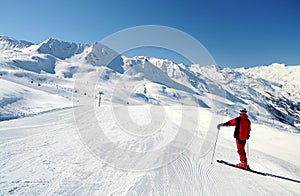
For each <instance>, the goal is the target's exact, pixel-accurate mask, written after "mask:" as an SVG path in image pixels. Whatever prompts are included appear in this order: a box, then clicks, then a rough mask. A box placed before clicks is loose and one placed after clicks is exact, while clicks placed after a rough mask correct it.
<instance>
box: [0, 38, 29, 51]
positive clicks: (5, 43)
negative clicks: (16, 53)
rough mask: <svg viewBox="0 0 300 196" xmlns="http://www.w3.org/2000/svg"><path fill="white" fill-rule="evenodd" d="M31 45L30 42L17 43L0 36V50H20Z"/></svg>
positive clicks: (17, 41)
mask: <svg viewBox="0 0 300 196" xmlns="http://www.w3.org/2000/svg"><path fill="white" fill-rule="evenodd" d="M31 45H33V43H31V42H27V41H19V40H15V39H12V38H9V37H7V36H1V35H0V50H10V49H15V48H16V49H20V48H26V47H29V46H31Z"/></svg>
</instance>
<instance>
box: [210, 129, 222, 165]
mask: <svg viewBox="0 0 300 196" xmlns="http://www.w3.org/2000/svg"><path fill="white" fill-rule="evenodd" d="M219 132H220V129H218V132H217V137H216V141H215V145H214V149H213V154H212V157H211V162H210V164H213V160H214V156H215V151H216V146H217V141H218V137H219Z"/></svg>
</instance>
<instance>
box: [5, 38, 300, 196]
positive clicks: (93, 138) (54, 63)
mask: <svg viewBox="0 0 300 196" xmlns="http://www.w3.org/2000/svg"><path fill="white" fill-rule="evenodd" d="M0 54H1V56H0V84H1V85H0V121H1V122H0V146H1V149H2V150H1V152H0V160H1V161H0V165H1V167H0V176H1V177H0V195H7V194H17V195H28V194H29V195H41V194H44V195H72V194H75V195H81V194H88V195H90V194H94V195H126V194H135V195H203V194H205V195H212V194H214V195H220V194H224V195H238V194H239V193H240V192H241V191H243V192H245V193H249V194H250V195H253V194H272V195H274V194H275V195H276V194H278V195H279V194H280V195H282V194H284V195H286V194H295V195H296V194H297V193H299V191H300V189H299V183H300V181H299V179H300V158H299V156H295V155H297V153H298V151H297V148H296V147H295V145H298V143H299V141H300V140H299V127H300V99H299V97H300V94H299V93H300V85H299V84H300V83H299V81H300V65H299V66H286V65H282V64H272V65H270V66H260V67H254V68H249V69H245V68H238V69H232V68H223V69H221V68H219V67H218V66H216V65H210V66H203V65H198V64H192V65H184V64H176V63H174V62H172V61H170V60H166V59H165V60H163V59H157V58H154V57H144V56H135V57H126V56H121V55H119V54H117V53H116V52H115V51H113V50H111V49H110V48H108V47H106V46H104V45H102V44H101V43H95V44H92V45H87V44H76V43H71V42H65V41H59V40H56V39H52V38H50V39H48V40H46V41H44V42H42V43H40V44H33V43H29V42H25V41H17V40H14V39H11V38H8V37H5V36H1V37H0ZM100 96H102V97H100ZM100 104H101V106H100ZM99 106H100V107H99ZM241 108H247V110H248V111H249V117H250V119H251V121H252V123H253V127H252V133H251V149H253V150H251V152H250V153H251V154H250V157H249V160H250V161H251V166H253V167H254V168H256V169H258V170H261V171H265V172H268V173H270V174H273V177H274V178H273V179H271V178H270V177H269V178H268V177H265V176H258V175H255V174H249V173H247V172H245V171H239V170H237V169H230V168H225V167H224V166H221V165H216V164H213V165H212V164H210V160H211V154H212V148H213V144H214V141H215V138H216V134H217V130H216V124H218V123H220V122H225V121H227V120H229V119H230V118H233V117H236V115H238V111H239V110H240V109H241ZM93 120H94V121H93ZM148 125H149V126H148ZM229 129H230V128H228V131H224V132H223V131H221V132H220V140H219V141H218V148H217V151H216V157H217V158H220V159H221V158H224V159H226V160H228V161H232V162H237V161H238V159H237V155H236V154H235V152H236V149H235V148H236V147H235V145H234V141H232V131H229ZM80 130H84V131H83V133H81V132H80ZM99 130H102V131H103V135H101V134H102V132H101V133H100V132H99ZM153 130H154V131H153ZM93 131H95V132H93ZM85 133H87V134H85ZM252 138H253V139H252ZM105 139H107V140H105ZM100 141H101V142H102V143H101V142H100ZM94 142H96V143H94ZM99 142H100V143H99ZM93 144H95V145H93ZM187 144H188V145H187ZM166 146H169V147H168V148H167V147H166ZM252 146H253V147H252ZM164 147H166V148H164ZM159 149H165V150H161V151H160V150H159ZM152 152H153V153H152ZM97 153H100V154H101V156H98V157H97V156H96V155H95V154H97ZM140 154H141V155H142V156H141V157H140ZM252 154H253V155H252ZM99 157H100V158H99ZM99 159H101V160H102V161H100V160H99ZM120 168H121V169H120ZM276 176H277V177H276ZM276 178H277V179H276ZM245 184H247V186H245ZM236 187H240V188H239V189H236ZM257 187H258V188H257Z"/></svg>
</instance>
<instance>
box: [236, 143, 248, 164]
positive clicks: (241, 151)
mask: <svg viewBox="0 0 300 196" xmlns="http://www.w3.org/2000/svg"><path fill="white" fill-rule="evenodd" d="M245 145H246V143H241V142H239V140H238V139H236V147H237V150H238V151H237V152H238V154H239V156H240V161H241V162H247V158H246V152H245Z"/></svg>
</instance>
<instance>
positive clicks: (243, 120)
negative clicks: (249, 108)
mask: <svg viewBox="0 0 300 196" xmlns="http://www.w3.org/2000/svg"><path fill="white" fill-rule="evenodd" d="M223 126H235V131H234V138H237V139H238V140H247V139H249V137H250V131H251V122H250V120H249V119H248V116H247V114H240V116H239V117H237V118H234V119H231V120H230V121H228V122H226V123H224V124H223Z"/></svg>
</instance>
